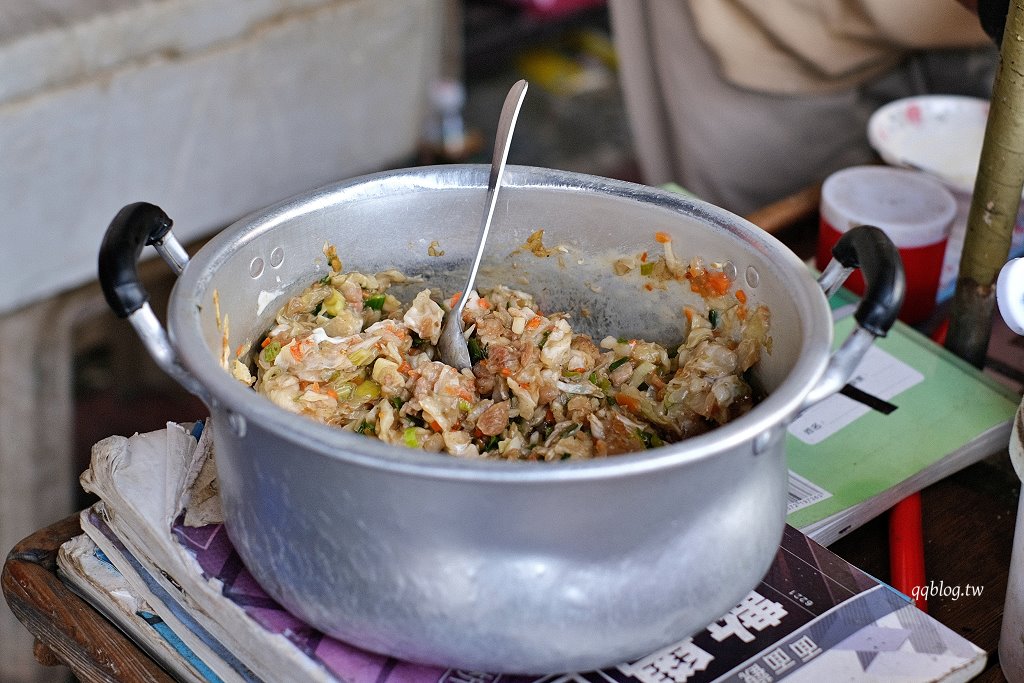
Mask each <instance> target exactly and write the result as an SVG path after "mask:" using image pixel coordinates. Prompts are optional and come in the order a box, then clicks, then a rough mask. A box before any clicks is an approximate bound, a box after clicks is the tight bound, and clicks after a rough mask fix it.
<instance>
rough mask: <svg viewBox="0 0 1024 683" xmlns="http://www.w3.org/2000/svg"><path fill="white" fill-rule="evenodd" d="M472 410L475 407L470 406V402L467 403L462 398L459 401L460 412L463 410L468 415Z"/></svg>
mask: <svg viewBox="0 0 1024 683" xmlns="http://www.w3.org/2000/svg"><path fill="white" fill-rule="evenodd" d="M472 409H473V406H471V405H470V404H469V401H467V400H466V399H464V398H460V399H459V410H461V411H462V412H464V413H468V412H469V411H470V410H472Z"/></svg>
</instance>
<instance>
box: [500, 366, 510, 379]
mask: <svg viewBox="0 0 1024 683" xmlns="http://www.w3.org/2000/svg"><path fill="white" fill-rule="evenodd" d="M501 376H502V377H511V376H512V371H511V370H509V369H508V368H502V369H501Z"/></svg>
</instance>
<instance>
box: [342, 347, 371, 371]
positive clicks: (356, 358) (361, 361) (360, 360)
mask: <svg viewBox="0 0 1024 683" xmlns="http://www.w3.org/2000/svg"><path fill="white" fill-rule="evenodd" d="M348 359H349V360H350V361H352V365H355V366H357V367H358V366H361V365H368V364H369V363H370V361H372V360H373V351H372V350H370V349H356V350H355V351H353V352H352V353H350V354H348Z"/></svg>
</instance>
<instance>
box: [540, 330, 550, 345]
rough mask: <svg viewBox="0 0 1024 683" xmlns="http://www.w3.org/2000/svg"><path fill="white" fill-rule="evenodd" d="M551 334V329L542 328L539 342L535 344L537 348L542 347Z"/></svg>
mask: <svg viewBox="0 0 1024 683" xmlns="http://www.w3.org/2000/svg"><path fill="white" fill-rule="evenodd" d="M550 336H551V330H544V334H542V335H541V336H540V343H538V344H537V346H538V347H539V348H542V349H543V348H544V345H545V344H547V343H548V337H550Z"/></svg>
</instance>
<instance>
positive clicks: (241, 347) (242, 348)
mask: <svg viewBox="0 0 1024 683" xmlns="http://www.w3.org/2000/svg"><path fill="white" fill-rule="evenodd" d="M243 353H245V344H239V345H238V348H237V349H235V358H241V357H242V354H243Z"/></svg>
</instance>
